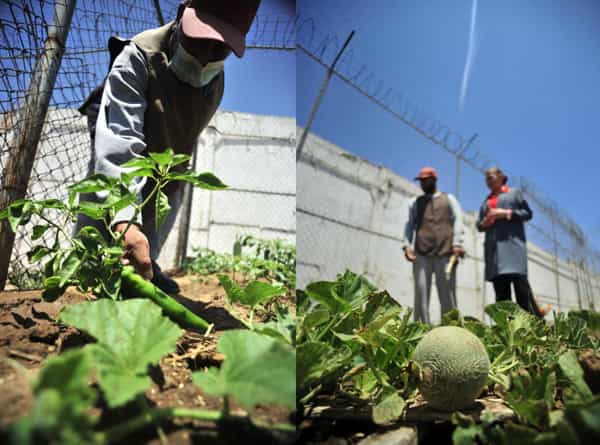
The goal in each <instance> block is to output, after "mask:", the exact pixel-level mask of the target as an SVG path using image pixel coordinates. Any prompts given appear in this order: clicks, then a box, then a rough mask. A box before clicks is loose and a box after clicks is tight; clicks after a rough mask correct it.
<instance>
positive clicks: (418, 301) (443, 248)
mask: <svg viewBox="0 0 600 445" xmlns="http://www.w3.org/2000/svg"><path fill="white" fill-rule="evenodd" d="M415 180H418V181H420V183H421V189H422V190H423V192H424V194H423V195H421V196H418V197H416V198H413V199H412V200H411V201H410V203H409V209H408V221H407V223H406V226H405V228H404V239H405V242H404V256H405V257H406V259H407V260H408V261H410V262H412V263H413V277H414V281H415V303H414V308H415V320H419V321H423V322H425V323H429V298H430V296H431V278H432V275H435V284H436V287H437V291H438V295H439V298H440V303H441V309H442V315H443V314H444V313H446V312H448V311H450V310H452V309H455V308H456V269H455V268H453V270H452V273H451V274H450V275H449V276H447V275H446V267H447V266H448V262H449V260H450V257H451V256H452V255H456V257H462V256H463V255H464V253H465V251H464V249H463V239H464V226H463V217H462V210H461V208H460V205H459V203H458V201H457V200H456V198H455V197H454V196H453V195H451V194H449V193H443V192H440V191H438V190H437V172H436V171H435V169H434V168H432V167H424V168H422V169H421V171H420V172H419V175H418V176H417V177H416V178H415ZM413 236H414V248H413V247H412V244H413Z"/></svg>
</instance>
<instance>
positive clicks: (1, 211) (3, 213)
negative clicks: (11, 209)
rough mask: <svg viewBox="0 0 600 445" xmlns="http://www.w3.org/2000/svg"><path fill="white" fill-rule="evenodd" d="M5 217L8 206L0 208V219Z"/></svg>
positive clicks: (6, 216)
mask: <svg viewBox="0 0 600 445" xmlns="http://www.w3.org/2000/svg"><path fill="white" fill-rule="evenodd" d="M6 218H8V207H6V208H4V209H2V210H0V221H2V220H3V219H6Z"/></svg>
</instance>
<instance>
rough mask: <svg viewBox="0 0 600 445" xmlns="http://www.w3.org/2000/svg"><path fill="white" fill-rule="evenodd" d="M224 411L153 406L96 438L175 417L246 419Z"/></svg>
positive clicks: (109, 438)
mask: <svg viewBox="0 0 600 445" xmlns="http://www.w3.org/2000/svg"><path fill="white" fill-rule="evenodd" d="M223 411H224V410H222V411H214V410H202V409H196V408H172V407H170V408H151V409H148V410H145V412H143V413H142V414H140V415H139V416H137V417H134V418H133V419H130V420H127V421H125V422H123V423H121V424H119V425H117V426H114V427H112V428H110V429H108V430H106V431H103V432H99V433H96V435H95V438H96V439H97V440H98V442H99V443H115V442H118V441H120V440H122V439H124V438H125V437H127V436H129V435H130V434H132V433H133V432H135V431H137V430H139V429H141V428H143V427H145V426H147V425H151V424H154V423H156V422H161V421H165V420H168V419H174V418H181V417H184V418H188V419H196V420H208V421H213V422H216V421H219V420H221V419H224V418H229V419H233V420H235V419H238V420H245V419H247V417H246V416H235V415H229V414H227V415H224V413H223ZM253 423H254V424H255V425H256V426H260V427H264V428H270V429H276V430H282V431H293V430H295V427H294V426H293V425H288V424H285V423H275V424H265V423H263V422H256V421H253Z"/></svg>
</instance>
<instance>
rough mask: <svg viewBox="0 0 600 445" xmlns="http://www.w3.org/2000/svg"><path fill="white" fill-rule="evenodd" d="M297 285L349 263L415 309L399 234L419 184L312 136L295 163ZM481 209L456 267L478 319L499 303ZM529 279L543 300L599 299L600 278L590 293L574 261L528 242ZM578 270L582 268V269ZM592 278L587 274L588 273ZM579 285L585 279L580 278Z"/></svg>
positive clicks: (471, 217) (435, 307)
mask: <svg viewBox="0 0 600 445" xmlns="http://www.w3.org/2000/svg"><path fill="white" fill-rule="evenodd" d="M297 175H298V182H297V234H298V235H297V236H298V241H297V252H298V268H297V282H298V287H299V288H303V287H305V286H306V285H307V284H308V283H310V282H312V281H314V280H332V279H334V278H335V276H336V274H338V273H342V272H343V271H344V270H345V269H346V268H347V269H350V270H353V271H354V272H357V273H364V274H366V275H367V276H368V277H369V279H370V280H371V281H372V282H374V284H376V285H377V286H379V287H380V288H385V289H387V290H388V291H389V292H390V294H391V295H392V297H394V298H395V299H396V300H397V301H399V302H400V303H401V304H403V305H409V306H412V304H413V286H414V284H413V283H414V281H413V277H412V265H411V264H410V263H408V262H407V261H406V260H405V259H404V255H403V252H402V242H401V240H402V232H403V228H404V224H405V222H406V220H407V217H408V201H409V199H410V198H411V197H413V196H415V195H418V194H420V193H421V190H420V188H419V187H418V186H417V185H416V184H415V183H414V182H412V181H408V180H406V179H405V178H402V177H400V176H398V175H397V174H395V173H394V172H392V171H390V170H389V169H386V168H384V167H381V166H376V165H373V164H370V163H369V162H367V161H364V160H362V159H359V158H357V157H356V156H354V155H352V154H350V153H348V152H346V151H344V150H342V149H341V148H339V147H336V146H335V145H333V144H330V143H329V142H327V141H325V140H323V139H320V138H319V137H317V136H315V135H310V136H309V138H308V139H307V141H306V145H305V146H304V149H303V154H302V159H301V161H300V162H299V163H298V165H297ZM475 219H476V214H475V213H474V212H473V213H465V224H466V239H465V248H466V251H467V256H466V258H465V259H464V260H462V262H461V264H460V265H459V267H458V270H457V299H458V306H459V308H460V309H461V311H463V313H465V314H468V315H473V316H476V317H479V318H481V317H482V316H483V309H484V306H485V305H486V304H488V303H492V302H493V301H494V291H493V288H492V287H491V285H490V284H489V283H485V282H484V279H483V274H484V263H483V259H482V258H483V234H482V233H478V232H477V230H476V228H475ZM529 271H530V282H531V285H532V287H533V289H534V293H535V294H536V295H537V296H538V297H539V298H540V300H541V301H543V302H549V303H552V304H553V305H554V307H555V308H559V309H560V310H569V309H574V308H578V307H579V300H580V299H582V300H583V301H582V306H583V307H588V306H589V302H588V299H589V297H590V296H592V295H594V296H595V298H597V300H596V302H595V307H596V308H598V307H600V280H598V277H596V279H595V281H593V283H592V286H591V287H592V288H595V290H594V289H591V291H590V292H588V293H587V294H585V293H583V292H582V291H581V289H578V280H577V275H576V273H575V268H574V267H573V265H570V264H566V263H564V262H562V261H560V262H559V274H558V289H559V291H560V301H559V298H558V297H557V295H558V293H557V274H556V273H555V272H554V258H553V256H552V255H550V254H549V253H547V252H545V251H543V250H542V249H540V248H538V247H537V246H535V245H533V244H531V243H529ZM579 272H581V271H579ZM588 277H589V276H588ZM579 287H580V288H581V287H582V278H581V277H580V279H579ZM433 288H434V289H433V291H432V297H431V302H430V313H431V315H432V319H433V320H439V317H440V305H439V300H438V297H437V292H436V291H435V285H434V286H433Z"/></svg>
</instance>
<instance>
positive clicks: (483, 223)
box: [479, 214, 495, 229]
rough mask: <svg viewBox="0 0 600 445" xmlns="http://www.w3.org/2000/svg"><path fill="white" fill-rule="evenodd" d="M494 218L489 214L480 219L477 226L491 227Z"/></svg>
mask: <svg viewBox="0 0 600 445" xmlns="http://www.w3.org/2000/svg"><path fill="white" fill-rule="evenodd" d="M494 222H495V219H494V218H492V217H491V216H490V215H489V214H488V215H487V216H486V217H485V218H484V219H483V221H481V222H480V223H479V226H480V227H482V228H484V229H487V228H488V227H491V226H493V225H494Z"/></svg>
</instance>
